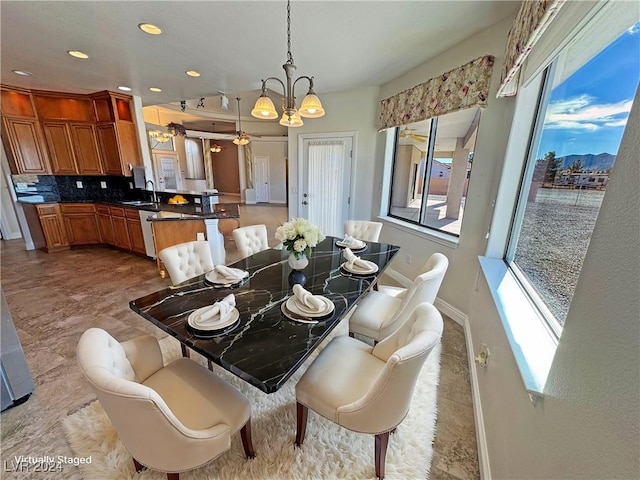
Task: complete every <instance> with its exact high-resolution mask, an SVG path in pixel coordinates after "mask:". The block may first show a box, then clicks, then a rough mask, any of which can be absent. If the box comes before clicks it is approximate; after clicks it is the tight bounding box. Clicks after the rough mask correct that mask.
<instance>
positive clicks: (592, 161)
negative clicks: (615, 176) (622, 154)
mask: <svg viewBox="0 0 640 480" xmlns="http://www.w3.org/2000/svg"><path fill="white" fill-rule="evenodd" d="M558 160H561V161H562V170H567V169H568V168H569V167H570V166H571V165H573V162H575V161H576V160H581V161H582V170H583V171H584V172H600V171H605V170H609V169H610V168H612V167H613V164H614V162H615V161H616V156H615V155H611V154H610V153H599V154H598V155H594V154H593V153H587V154H585V155H565V156H564V157H558Z"/></svg>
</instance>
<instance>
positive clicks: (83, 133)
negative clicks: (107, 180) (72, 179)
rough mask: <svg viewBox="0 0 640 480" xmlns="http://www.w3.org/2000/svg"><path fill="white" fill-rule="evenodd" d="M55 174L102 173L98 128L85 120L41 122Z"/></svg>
mask: <svg viewBox="0 0 640 480" xmlns="http://www.w3.org/2000/svg"><path fill="white" fill-rule="evenodd" d="M42 128H43V129H44V135H45V139H46V142H47V148H48V150H49V158H50V160H51V170H52V171H53V173H54V174H56V175H77V174H80V175H101V174H103V173H104V168H103V166H102V162H101V161H100V153H99V151H98V140H97V137H96V127H95V126H94V125H92V124H85V123H68V122H42Z"/></svg>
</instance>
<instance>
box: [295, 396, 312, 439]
mask: <svg viewBox="0 0 640 480" xmlns="http://www.w3.org/2000/svg"><path fill="white" fill-rule="evenodd" d="M308 416H309V408H308V407H307V406H306V405H303V404H301V403H300V402H296V419H297V425H296V447H299V446H300V445H302V442H304V434H305V433H306V432H307V417H308Z"/></svg>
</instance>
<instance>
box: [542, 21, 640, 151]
mask: <svg viewBox="0 0 640 480" xmlns="http://www.w3.org/2000/svg"><path fill="white" fill-rule="evenodd" d="M639 79H640V22H638V23H636V24H635V25H633V26H632V27H631V28H629V29H628V30H626V31H625V32H624V33H623V34H622V35H621V36H620V37H618V39H617V40H615V41H614V42H613V43H611V44H610V45H609V46H608V47H606V48H605V49H604V50H602V51H601V52H600V53H598V54H597V55H596V56H595V57H593V58H592V59H591V60H590V61H589V62H587V63H586V64H585V65H583V66H582V68H580V69H579V70H577V71H576V72H575V73H574V74H573V75H571V76H570V77H569V78H567V79H566V80H565V81H564V82H563V83H561V84H560V85H558V86H557V87H556V88H555V89H554V90H553V92H552V93H551V98H550V100H549V106H548V108H547V112H546V117H545V124H544V129H543V132H542V136H541V139H540V145H539V148H538V153H537V156H536V158H542V157H544V154H545V153H546V152H549V151H555V152H556V157H562V156H565V155H571V154H587V153H592V154H596V155H597V154H599V153H610V154H612V155H616V154H617V152H618V147H619V146H620V139H621V138H622V133H623V131H624V126H625V124H626V120H627V117H628V116H629V111H630V110H631V104H632V103H633V98H634V96H635V92H636V88H637V86H638V81H639Z"/></svg>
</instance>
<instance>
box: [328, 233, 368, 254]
mask: <svg viewBox="0 0 640 480" xmlns="http://www.w3.org/2000/svg"><path fill="white" fill-rule="evenodd" d="M336 246H338V247H340V248H349V249H350V250H351V251H352V252H363V251H365V250H366V249H367V244H366V242H364V241H362V240H360V239H358V238H355V237H352V236H351V235H346V234H345V236H344V238H343V239H342V240H336Z"/></svg>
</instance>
